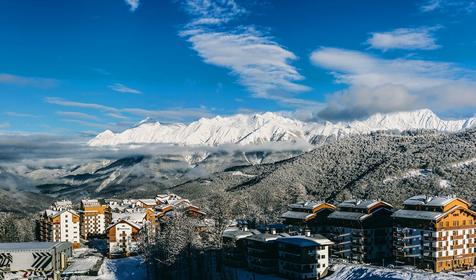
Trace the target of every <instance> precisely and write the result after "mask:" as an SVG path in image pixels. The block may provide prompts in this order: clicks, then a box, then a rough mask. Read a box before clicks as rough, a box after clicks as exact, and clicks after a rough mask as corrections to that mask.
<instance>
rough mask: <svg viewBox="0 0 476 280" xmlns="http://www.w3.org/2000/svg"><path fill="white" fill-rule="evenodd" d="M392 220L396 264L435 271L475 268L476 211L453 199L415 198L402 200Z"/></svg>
mask: <svg viewBox="0 0 476 280" xmlns="http://www.w3.org/2000/svg"><path fill="white" fill-rule="evenodd" d="M403 204H404V209H401V210H398V211H396V212H395V213H394V214H393V215H392V217H393V220H394V244H393V245H394V255H395V258H396V261H397V262H402V263H407V264H412V265H417V266H420V267H422V268H428V269H433V270H434V271H435V272H440V271H448V270H460V269H468V268H471V267H473V266H474V265H475V257H476V243H475V240H476V239H475V238H476V224H475V220H476V212H474V211H472V210H470V209H469V208H470V203H469V202H467V201H465V200H463V199H460V198H456V197H431V196H425V195H418V196H414V197H411V198H409V199H407V200H405V201H404V203H403Z"/></svg>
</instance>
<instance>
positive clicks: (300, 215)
mask: <svg viewBox="0 0 476 280" xmlns="http://www.w3.org/2000/svg"><path fill="white" fill-rule="evenodd" d="M312 216H315V214H314V213H307V212H297V211H287V212H284V213H283V214H282V215H281V218H284V219H299V220H306V219H309V218H311V217H312Z"/></svg>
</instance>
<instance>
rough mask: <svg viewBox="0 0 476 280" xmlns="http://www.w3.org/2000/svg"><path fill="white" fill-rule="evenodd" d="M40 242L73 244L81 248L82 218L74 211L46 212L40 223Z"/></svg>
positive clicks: (74, 246)
mask: <svg viewBox="0 0 476 280" xmlns="http://www.w3.org/2000/svg"><path fill="white" fill-rule="evenodd" d="M39 238H40V241H50V242H71V243H72V244H73V248H79V247H80V217H79V215H78V213H76V212H75V211H74V210H63V211H54V210H46V211H45V212H44V213H43V214H42V215H41V218H40V221H39Z"/></svg>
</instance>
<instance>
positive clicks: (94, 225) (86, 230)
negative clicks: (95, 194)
mask: <svg viewBox="0 0 476 280" xmlns="http://www.w3.org/2000/svg"><path fill="white" fill-rule="evenodd" d="M80 217H81V236H82V237H83V238H84V239H88V238H89V237H91V236H100V235H104V234H105V233H106V228H107V226H108V225H109V224H110V223H111V219H112V213H111V208H110V207H109V205H107V204H105V203H101V202H100V201H99V200H97V199H86V200H81V210H80Z"/></svg>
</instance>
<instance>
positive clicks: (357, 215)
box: [327, 211, 370, 221]
mask: <svg viewBox="0 0 476 280" xmlns="http://www.w3.org/2000/svg"><path fill="white" fill-rule="evenodd" d="M367 217H370V214H367V213H361V212H346V211H335V212H333V213H331V214H330V215H329V216H327V218H329V219H336V220H350V221H361V220H364V219H366V218H367Z"/></svg>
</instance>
